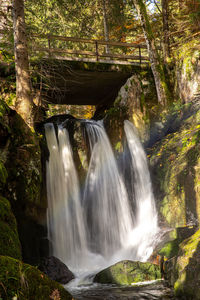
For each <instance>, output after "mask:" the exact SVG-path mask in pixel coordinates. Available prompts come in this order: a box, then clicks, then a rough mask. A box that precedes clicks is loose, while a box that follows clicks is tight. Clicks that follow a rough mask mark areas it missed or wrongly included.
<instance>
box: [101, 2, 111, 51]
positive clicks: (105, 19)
mask: <svg viewBox="0 0 200 300" xmlns="http://www.w3.org/2000/svg"><path fill="white" fill-rule="evenodd" d="M102 8H103V27H104V36H105V40H106V42H108V41H109V29H108V19H107V13H106V0H102ZM106 53H110V49H109V46H108V45H106Z"/></svg>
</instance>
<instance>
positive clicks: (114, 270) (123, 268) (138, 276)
mask: <svg viewBox="0 0 200 300" xmlns="http://www.w3.org/2000/svg"><path fill="white" fill-rule="evenodd" d="M160 278H161V272H160V267H159V266H158V265H155V264H152V263H149V262H146V263H143V262H139V261H130V260H125V261H121V262H118V263H116V264H114V265H112V266H110V267H108V268H107V269H104V270H102V271H101V272H99V273H98V274H97V275H96V276H95V278H94V282H98V283H108V284H119V285H130V284H132V283H136V282H142V281H148V280H155V279H160Z"/></svg>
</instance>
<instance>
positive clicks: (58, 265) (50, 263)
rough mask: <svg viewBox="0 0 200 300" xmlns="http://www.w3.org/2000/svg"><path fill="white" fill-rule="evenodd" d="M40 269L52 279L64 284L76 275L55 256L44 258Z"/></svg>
mask: <svg viewBox="0 0 200 300" xmlns="http://www.w3.org/2000/svg"><path fill="white" fill-rule="evenodd" d="M39 269H40V270H41V271H42V272H44V273H45V274H46V275H48V277H49V278H51V279H52V280H55V281H57V282H59V283H62V284H66V283H68V282H69V281H71V280H72V279H74V275H73V273H72V272H71V271H70V270H69V269H68V267H67V266H66V265H65V264H64V263H63V262H61V261H60V260H59V259H58V258H56V257H54V256H50V257H47V258H44V259H42V262H41V265H40V266H39Z"/></svg>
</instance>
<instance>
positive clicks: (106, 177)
mask: <svg viewBox="0 0 200 300" xmlns="http://www.w3.org/2000/svg"><path fill="white" fill-rule="evenodd" d="M83 127H84V128H85V133H86V134H85V135H86V136H87V140H88V141H89V152H90V162H89V168H88V173H87V177H86V180H85V184H84V189H83V190H84V191H83V195H82V197H81V196H80V191H79V189H80V187H79V181H78V176H77V173H76V169H75V165H74V161H73V153H72V150H71V145H70V141H69V134H68V131H67V130H66V129H64V128H62V126H61V125H60V126H58V134H57V136H56V132H55V129H54V125H53V124H51V123H47V124H46V125H45V133H46V140H47V146H48V149H49V161H48V162H47V164H46V168H47V197H48V233H49V239H50V241H51V243H52V248H53V255H55V256H56V257H58V258H59V259H61V260H62V261H63V262H64V263H65V264H66V265H67V266H68V267H69V268H71V270H72V271H73V272H75V274H76V275H77V276H80V275H81V274H86V273H87V274H89V273H90V274H91V273H93V272H97V271H99V270H100V269H102V268H105V267H107V266H108V265H111V264H112V263H115V262H117V261H120V260H124V259H132V260H141V261H145V260H146V259H148V257H149V256H150V255H151V253H152V251H153V244H154V240H155V235H156V233H157V231H158V227H157V215H156V209H155V204H154V198H153V193H152V189H151V181H150V175H149V171H148V166H147V161H146V156H145V153H144V150H143V149H142V146H141V144H140V142H139V139H138V137H137V135H136V133H135V129H134V127H133V125H132V124H131V123H130V122H128V121H125V124H124V130H125V134H126V139H127V145H128V150H129V154H130V155H129V156H130V157H131V170H132V171H131V172H132V174H131V177H130V180H132V179H133V178H134V193H132V194H131V197H130V193H128V192H127V187H126V185H125V182H124V178H123V176H122V173H123V172H120V170H119V167H118V165H117V162H116V158H115V156H114V153H113V150H112V147H111V145H110V142H109V139H108V136H107V134H106V131H105V129H104V126H103V123H102V122H101V121H99V122H95V121H83ZM130 198H131V199H130ZM133 202H134V203H135V205H132V203H133ZM133 207H134V209H135V210H136V211H134V212H133Z"/></svg>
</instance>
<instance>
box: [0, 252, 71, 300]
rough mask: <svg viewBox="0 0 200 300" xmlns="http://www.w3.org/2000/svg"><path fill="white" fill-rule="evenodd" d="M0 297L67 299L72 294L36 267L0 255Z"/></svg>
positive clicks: (40, 299) (23, 299)
mask: <svg viewBox="0 0 200 300" xmlns="http://www.w3.org/2000/svg"><path fill="white" fill-rule="evenodd" d="M13 297H14V298H13ZM0 298H1V299H6V300H7V299H9V300H10V299H20V300H27V299H28V300H47V299H54V300H62V299H63V300H68V299H72V296H71V295H70V294H69V293H68V292H67V291H66V290H65V289H64V288H63V287H62V286H61V285H60V284H58V283H57V282H55V281H53V280H51V279H49V278H48V277H47V276H46V275H45V274H44V273H42V272H40V271H39V270H38V269H37V268H35V267H32V266H30V265H28V264H24V263H22V262H21V261H19V260H16V259H13V258H11V257H7V256H0Z"/></svg>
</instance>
